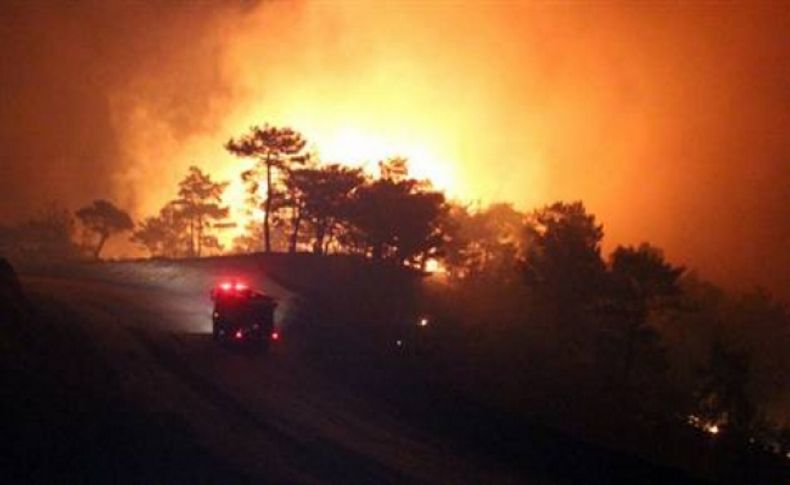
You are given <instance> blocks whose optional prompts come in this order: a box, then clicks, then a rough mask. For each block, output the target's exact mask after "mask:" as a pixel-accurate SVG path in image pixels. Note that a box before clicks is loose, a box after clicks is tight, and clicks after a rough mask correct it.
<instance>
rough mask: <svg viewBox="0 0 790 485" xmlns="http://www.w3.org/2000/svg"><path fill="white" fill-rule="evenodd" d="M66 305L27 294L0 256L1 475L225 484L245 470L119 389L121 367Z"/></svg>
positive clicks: (9, 479)
mask: <svg viewBox="0 0 790 485" xmlns="http://www.w3.org/2000/svg"><path fill="white" fill-rule="evenodd" d="M95 345H96V343H93V342H91V341H90V339H88V338H86V335H85V334H84V333H83V332H82V331H81V330H80V327H79V325H78V322H76V321H74V316H73V315H71V314H70V313H69V311H68V309H67V308H63V307H62V306H61V305H58V304H56V303H55V302H54V301H51V300H48V299H47V298H45V297H42V296H38V295H31V296H30V297H28V296H26V295H25V294H24V292H23V288H22V286H21V285H20V283H19V280H18V279H17V277H16V275H15V273H14V271H13V269H12V267H11V266H10V265H9V264H8V263H7V262H6V261H5V260H3V259H0V347H1V348H0V376H1V378H2V382H0V389H1V391H0V393H2V395H1V396H0V402H1V403H2V404H1V405H0V406H2V407H1V408H0V416H1V417H0V443H1V444H0V448H2V450H1V452H0V476H2V477H3V482H4V483H75V482H79V483H187V482H189V483H194V482H199V483H206V482H213V483H221V482H225V481H226V480H230V481H232V482H244V481H246V480H245V477H243V476H239V475H238V474H237V472H235V471H233V470H232V469H231V468H230V467H227V466H225V465H224V464H223V463H219V462H217V460H216V458H214V457H213V456H211V455H210V454H208V453H205V452H204V451H203V450H201V449H200V448H199V447H198V446H197V445H196V444H195V440H194V439H193V438H192V437H191V436H190V434H189V432H188V431H187V430H186V428H185V427H183V426H181V425H179V423H178V422H177V421H175V420H173V419H172V417H170V416H157V415H150V414H146V413H144V412H142V411H141V410H139V409H136V408H134V407H132V406H130V405H129V404H128V403H127V402H126V401H125V400H124V399H122V396H121V390H120V386H119V376H118V375H116V374H115V373H114V372H113V371H112V370H111V367H110V366H109V365H107V363H106V362H105V361H104V360H103V358H102V357H101V353H100V352H98V351H97V350H98V349H97V348H96V347H95Z"/></svg>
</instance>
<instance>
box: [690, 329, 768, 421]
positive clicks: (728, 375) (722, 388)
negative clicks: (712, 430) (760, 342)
mask: <svg viewBox="0 0 790 485" xmlns="http://www.w3.org/2000/svg"><path fill="white" fill-rule="evenodd" d="M749 384H750V369H749V358H748V356H747V355H746V354H745V353H743V352H737V351H734V350H732V349H728V348H726V347H725V345H724V344H723V342H721V341H720V340H717V341H716V342H714V344H713V346H712V349H711V352H710V358H709V361H708V365H707V366H706V367H705V368H704V369H703V381H702V387H701V389H700V393H699V414H700V416H701V417H702V418H703V420H704V421H706V422H709V423H715V424H717V425H718V426H719V427H726V428H729V430H730V431H731V432H734V433H736V434H743V433H745V432H746V431H748V429H749V427H750V426H751V424H752V420H753V419H754V417H755V409H754V406H753V404H752V402H751V400H750V399H749V390H748V388H749Z"/></svg>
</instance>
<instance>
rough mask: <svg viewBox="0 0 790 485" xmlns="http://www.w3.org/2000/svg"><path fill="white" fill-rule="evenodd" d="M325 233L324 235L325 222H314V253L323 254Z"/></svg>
mask: <svg viewBox="0 0 790 485" xmlns="http://www.w3.org/2000/svg"><path fill="white" fill-rule="evenodd" d="M325 235H326V223H325V222H323V221H322V222H319V223H318V224H316V226H315V244H313V252H314V253H315V254H323V252H324V237H325Z"/></svg>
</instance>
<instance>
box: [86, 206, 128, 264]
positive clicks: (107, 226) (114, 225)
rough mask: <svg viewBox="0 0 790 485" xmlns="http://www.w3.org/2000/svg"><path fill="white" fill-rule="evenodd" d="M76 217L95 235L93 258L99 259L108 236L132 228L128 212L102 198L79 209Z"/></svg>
mask: <svg viewBox="0 0 790 485" xmlns="http://www.w3.org/2000/svg"><path fill="white" fill-rule="evenodd" d="M77 219H79V220H80V222H81V223H82V224H83V226H85V228H86V229H88V230H89V231H91V232H93V233H94V234H96V236H97V241H96V246H95V247H94V249H93V257H94V258H95V259H99V254H100V253H101V250H102V248H103V247H104V243H106V242H107V239H108V238H109V237H110V236H112V235H113V234H117V233H120V232H124V231H130V230H132V229H133V228H134V223H133V222H132V218H131V217H129V214H128V213H126V212H125V211H123V210H121V209H119V208H117V207H115V205H113V204H112V203H111V202H109V201H106V200H103V199H100V200H95V201H93V203H92V204H91V205H89V206H86V207H83V208H81V209H79V210H78V211H77Z"/></svg>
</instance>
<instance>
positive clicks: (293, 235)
mask: <svg viewBox="0 0 790 485" xmlns="http://www.w3.org/2000/svg"><path fill="white" fill-rule="evenodd" d="M294 210H295V211H296V216H294V218H293V226H294V229H293V232H291V244H290V247H289V248H288V251H289V252H291V253H295V252H296V242H297V241H298V240H299V226H300V225H301V224H302V211H301V210H299V208H296V209H294Z"/></svg>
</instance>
